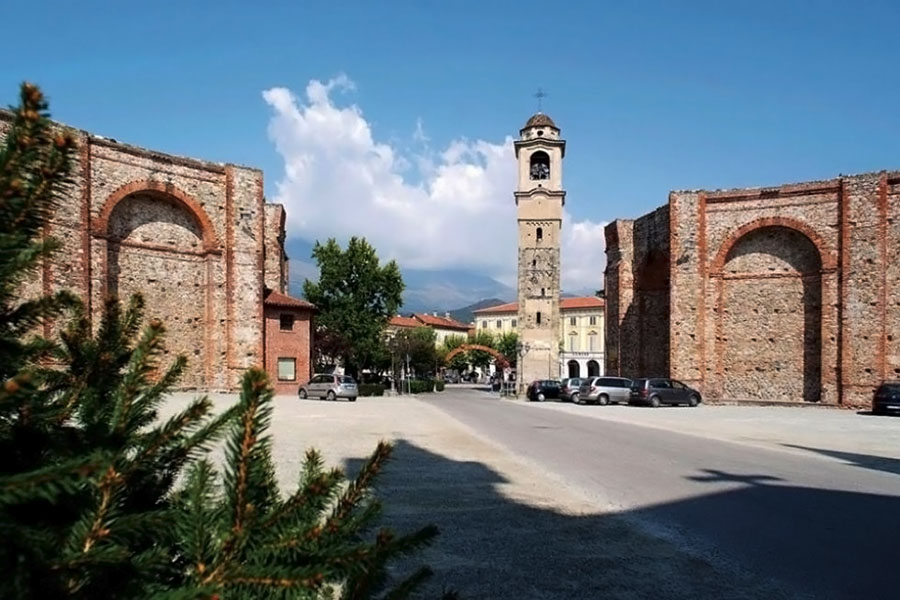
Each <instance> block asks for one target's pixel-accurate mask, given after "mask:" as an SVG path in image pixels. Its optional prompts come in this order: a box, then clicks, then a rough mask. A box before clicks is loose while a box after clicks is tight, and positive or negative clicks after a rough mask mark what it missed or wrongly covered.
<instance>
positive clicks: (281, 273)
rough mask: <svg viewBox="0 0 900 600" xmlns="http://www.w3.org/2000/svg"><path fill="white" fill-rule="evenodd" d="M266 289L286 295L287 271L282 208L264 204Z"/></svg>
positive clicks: (278, 205) (276, 205) (277, 205)
mask: <svg viewBox="0 0 900 600" xmlns="http://www.w3.org/2000/svg"><path fill="white" fill-rule="evenodd" d="M265 211H266V240H265V251H266V267H265V268H266V281H265V284H266V287H267V288H269V289H270V290H275V291H276V292H281V293H287V289H288V278H287V274H288V269H287V257H286V255H285V253H284V222H285V212H284V207H283V206H281V205H280V204H266V207H265Z"/></svg>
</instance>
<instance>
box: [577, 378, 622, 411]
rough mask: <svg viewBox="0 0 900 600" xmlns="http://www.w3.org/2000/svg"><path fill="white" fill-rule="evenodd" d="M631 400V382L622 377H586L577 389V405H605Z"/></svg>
mask: <svg viewBox="0 0 900 600" xmlns="http://www.w3.org/2000/svg"><path fill="white" fill-rule="evenodd" d="M629 400H631V380H630V379H625V378H624V377H588V378H587V379H585V380H583V381H582V383H581V387H580V388H579V389H578V400H577V401H578V403H579V404H584V403H585V402H592V403H595V404H600V405H601V406H602V405H606V404H609V403H610V402H614V403H616V404H618V403H619V402H628V401H629Z"/></svg>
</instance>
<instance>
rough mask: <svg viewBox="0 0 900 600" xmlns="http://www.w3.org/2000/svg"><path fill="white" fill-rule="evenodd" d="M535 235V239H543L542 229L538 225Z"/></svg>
mask: <svg viewBox="0 0 900 600" xmlns="http://www.w3.org/2000/svg"><path fill="white" fill-rule="evenodd" d="M535 235H536V236H537V241H541V240H542V239H544V229H543V228H542V227H538V228H537V232H535Z"/></svg>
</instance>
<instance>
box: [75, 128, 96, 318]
mask: <svg viewBox="0 0 900 600" xmlns="http://www.w3.org/2000/svg"><path fill="white" fill-rule="evenodd" d="M78 152H79V155H80V156H79V158H80V161H81V277H82V283H81V286H82V290H83V291H84V300H83V301H84V308H85V310H84V316H85V318H86V319H87V322H88V323H90V322H91V319H92V318H93V315H92V314H91V302H92V298H91V296H92V295H93V294H92V290H91V287H92V286H91V258H92V257H91V230H90V228H89V227H86V226H85V224H87V223H90V222H91V143H90V138H89V137H88V136H87V135H83V136H82V137H81V146H80V147H79V149H78Z"/></svg>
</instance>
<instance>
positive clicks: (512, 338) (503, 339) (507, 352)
mask: <svg viewBox="0 0 900 600" xmlns="http://www.w3.org/2000/svg"><path fill="white" fill-rule="evenodd" d="M495 343H496V348H497V351H498V352H499V353H500V354H502V355H503V356H504V357H506V360H508V361H509V364H510V365H515V364H516V359H517V358H518V355H517V353H516V346H517V345H518V343H519V334H518V333H516V332H515V331H505V332H503V333H502V334H500V335H499V336H497V338H496V340H495Z"/></svg>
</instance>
